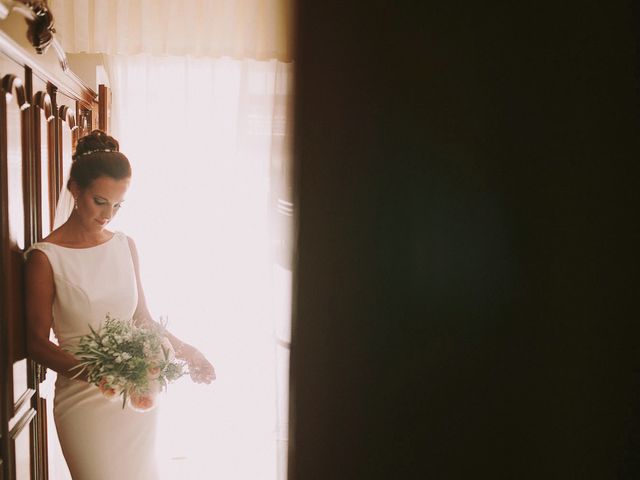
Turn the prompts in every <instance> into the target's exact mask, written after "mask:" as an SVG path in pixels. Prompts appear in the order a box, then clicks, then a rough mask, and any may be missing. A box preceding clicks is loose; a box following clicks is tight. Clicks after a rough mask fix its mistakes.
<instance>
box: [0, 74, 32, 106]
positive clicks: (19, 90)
mask: <svg viewBox="0 0 640 480" xmlns="http://www.w3.org/2000/svg"><path fill="white" fill-rule="evenodd" d="M2 91H3V92H4V94H5V95H6V97H7V101H9V100H11V97H12V96H13V92H14V91H15V95H16V100H17V101H18V106H19V107H20V110H26V109H27V108H29V102H28V101H27V95H26V91H25V89H24V85H23V83H22V80H21V79H20V78H19V77H16V76H15V75H11V74H9V75H5V76H4V77H3V78H2Z"/></svg>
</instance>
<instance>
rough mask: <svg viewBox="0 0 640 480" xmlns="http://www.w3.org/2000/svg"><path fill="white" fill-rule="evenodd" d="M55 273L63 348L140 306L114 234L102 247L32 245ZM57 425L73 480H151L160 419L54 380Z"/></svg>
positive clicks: (125, 245) (56, 325) (57, 328)
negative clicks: (106, 317) (110, 318)
mask: <svg viewBox="0 0 640 480" xmlns="http://www.w3.org/2000/svg"><path fill="white" fill-rule="evenodd" d="M32 249H38V250H41V251H42V252H44V253H45V254H46V256H47V258H48V259H49V263H50V264H51V267H52V269H53V277H54V284H55V298H54V302H53V331H54V333H55V335H56V337H57V339H58V342H59V344H60V346H61V347H62V348H68V347H74V346H75V345H77V343H78V340H79V338H80V337H81V336H82V335H85V334H87V333H90V330H89V325H91V326H92V327H93V328H94V329H99V328H100V326H101V324H102V322H103V321H104V320H105V315H106V314H107V313H108V314H110V315H111V316H112V317H116V318H120V319H123V320H124V319H130V318H132V316H133V313H134V311H135V309H136V305H137V302H138V290H137V286H136V278H135V270H134V265H133V260H132V257H131V251H130V249H129V242H128V240H127V236H126V235H125V234H124V233H122V232H115V234H114V235H113V237H112V238H111V239H110V240H108V241H107V242H105V243H102V244H100V245H96V246H94V247H89V248H68V247H62V246H59V245H55V244H52V243H48V242H40V243H36V244H34V245H33V246H31V248H30V249H29V250H27V252H25V256H26V255H28V253H29V251H31V250H32ZM53 411H54V420H55V424H56V429H57V431H58V436H59V438H60V445H61V446H62V451H63V453H64V457H65V459H66V461H67V465H68V466H69V470H70V472H71V476H72V477H73V480H156V479H157V478H158V472H157V467H156V462H155V433H156V417H157V411H156V410H152V411H149V412H144V413H140V412H135V411H133V410H131V409H130V408H129V407H126V408H125V409H124V410H123V409H122V401H121V400H120V401H115V402H114V401H109V400H107V399H105V398H104V397H103V396H102V394H101V393H100V391H99V390H98V388H97V387H95V386H93V385H91V384H89V383H86V382H83V381H79V380H71V379H69V378H66V377H64V376H62V375H58V379H57V381H56V385H55V398H54V408H53Z"/></svg>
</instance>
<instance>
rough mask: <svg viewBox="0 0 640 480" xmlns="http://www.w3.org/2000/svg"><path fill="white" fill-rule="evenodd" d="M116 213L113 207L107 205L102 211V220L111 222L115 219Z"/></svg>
mask: <svg viewBox="0 0 640 480" xmlns="http://www.w3.org/2000/svg"><path fill="white" fill-rule="evenodd" d="M114 213H115V209H114V208H113V205H107V206H106V207H105V208H104V210H103V211H102V218H103V219H104V220H111V219H112V218H113V215H114Z"/></svg>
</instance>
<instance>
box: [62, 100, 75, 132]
mask: <svg viewBox="0 0 640 480" xmlns="http://www.w3.org/2000/svg"><path fill="white" fill-rule="evenodd" d="M58 118H60V119H61V120H62V121H63V122H67V125H69V128H70V129H71V131H73V130H75V129H76V128H78V125H77V124H76V112H75V110H74V109H73V108H69V107H68V106H66V105H60V107H58Z"/></svg>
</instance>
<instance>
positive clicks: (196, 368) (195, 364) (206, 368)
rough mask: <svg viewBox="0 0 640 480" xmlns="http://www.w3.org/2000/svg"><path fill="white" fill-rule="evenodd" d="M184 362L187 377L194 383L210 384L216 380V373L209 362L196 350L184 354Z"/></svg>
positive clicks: (191, 349) (192, 349)
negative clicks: (187, 372) (189, 376)
mask: <svg viewBox="0 0 640 480" xmlns="http://www.w3.org/2000/svg"><path fill="white" fill-rule="evenodd" d="M183 358H184V360H185V361H186V362H187V365H188V367H189V375H191V380H193V381H194V382H195V383H211V382H213V381H214V380H215V379H216V371H215V369H214V368H213V365H211V362H209V360H207V359H206V358H205V356H204V355H203V354H202V353H201V352H200V350H198V349H197V348H193V347H191V348H190V349H188V350H187V351H185V352H184V356H183Z"/></svg>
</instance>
